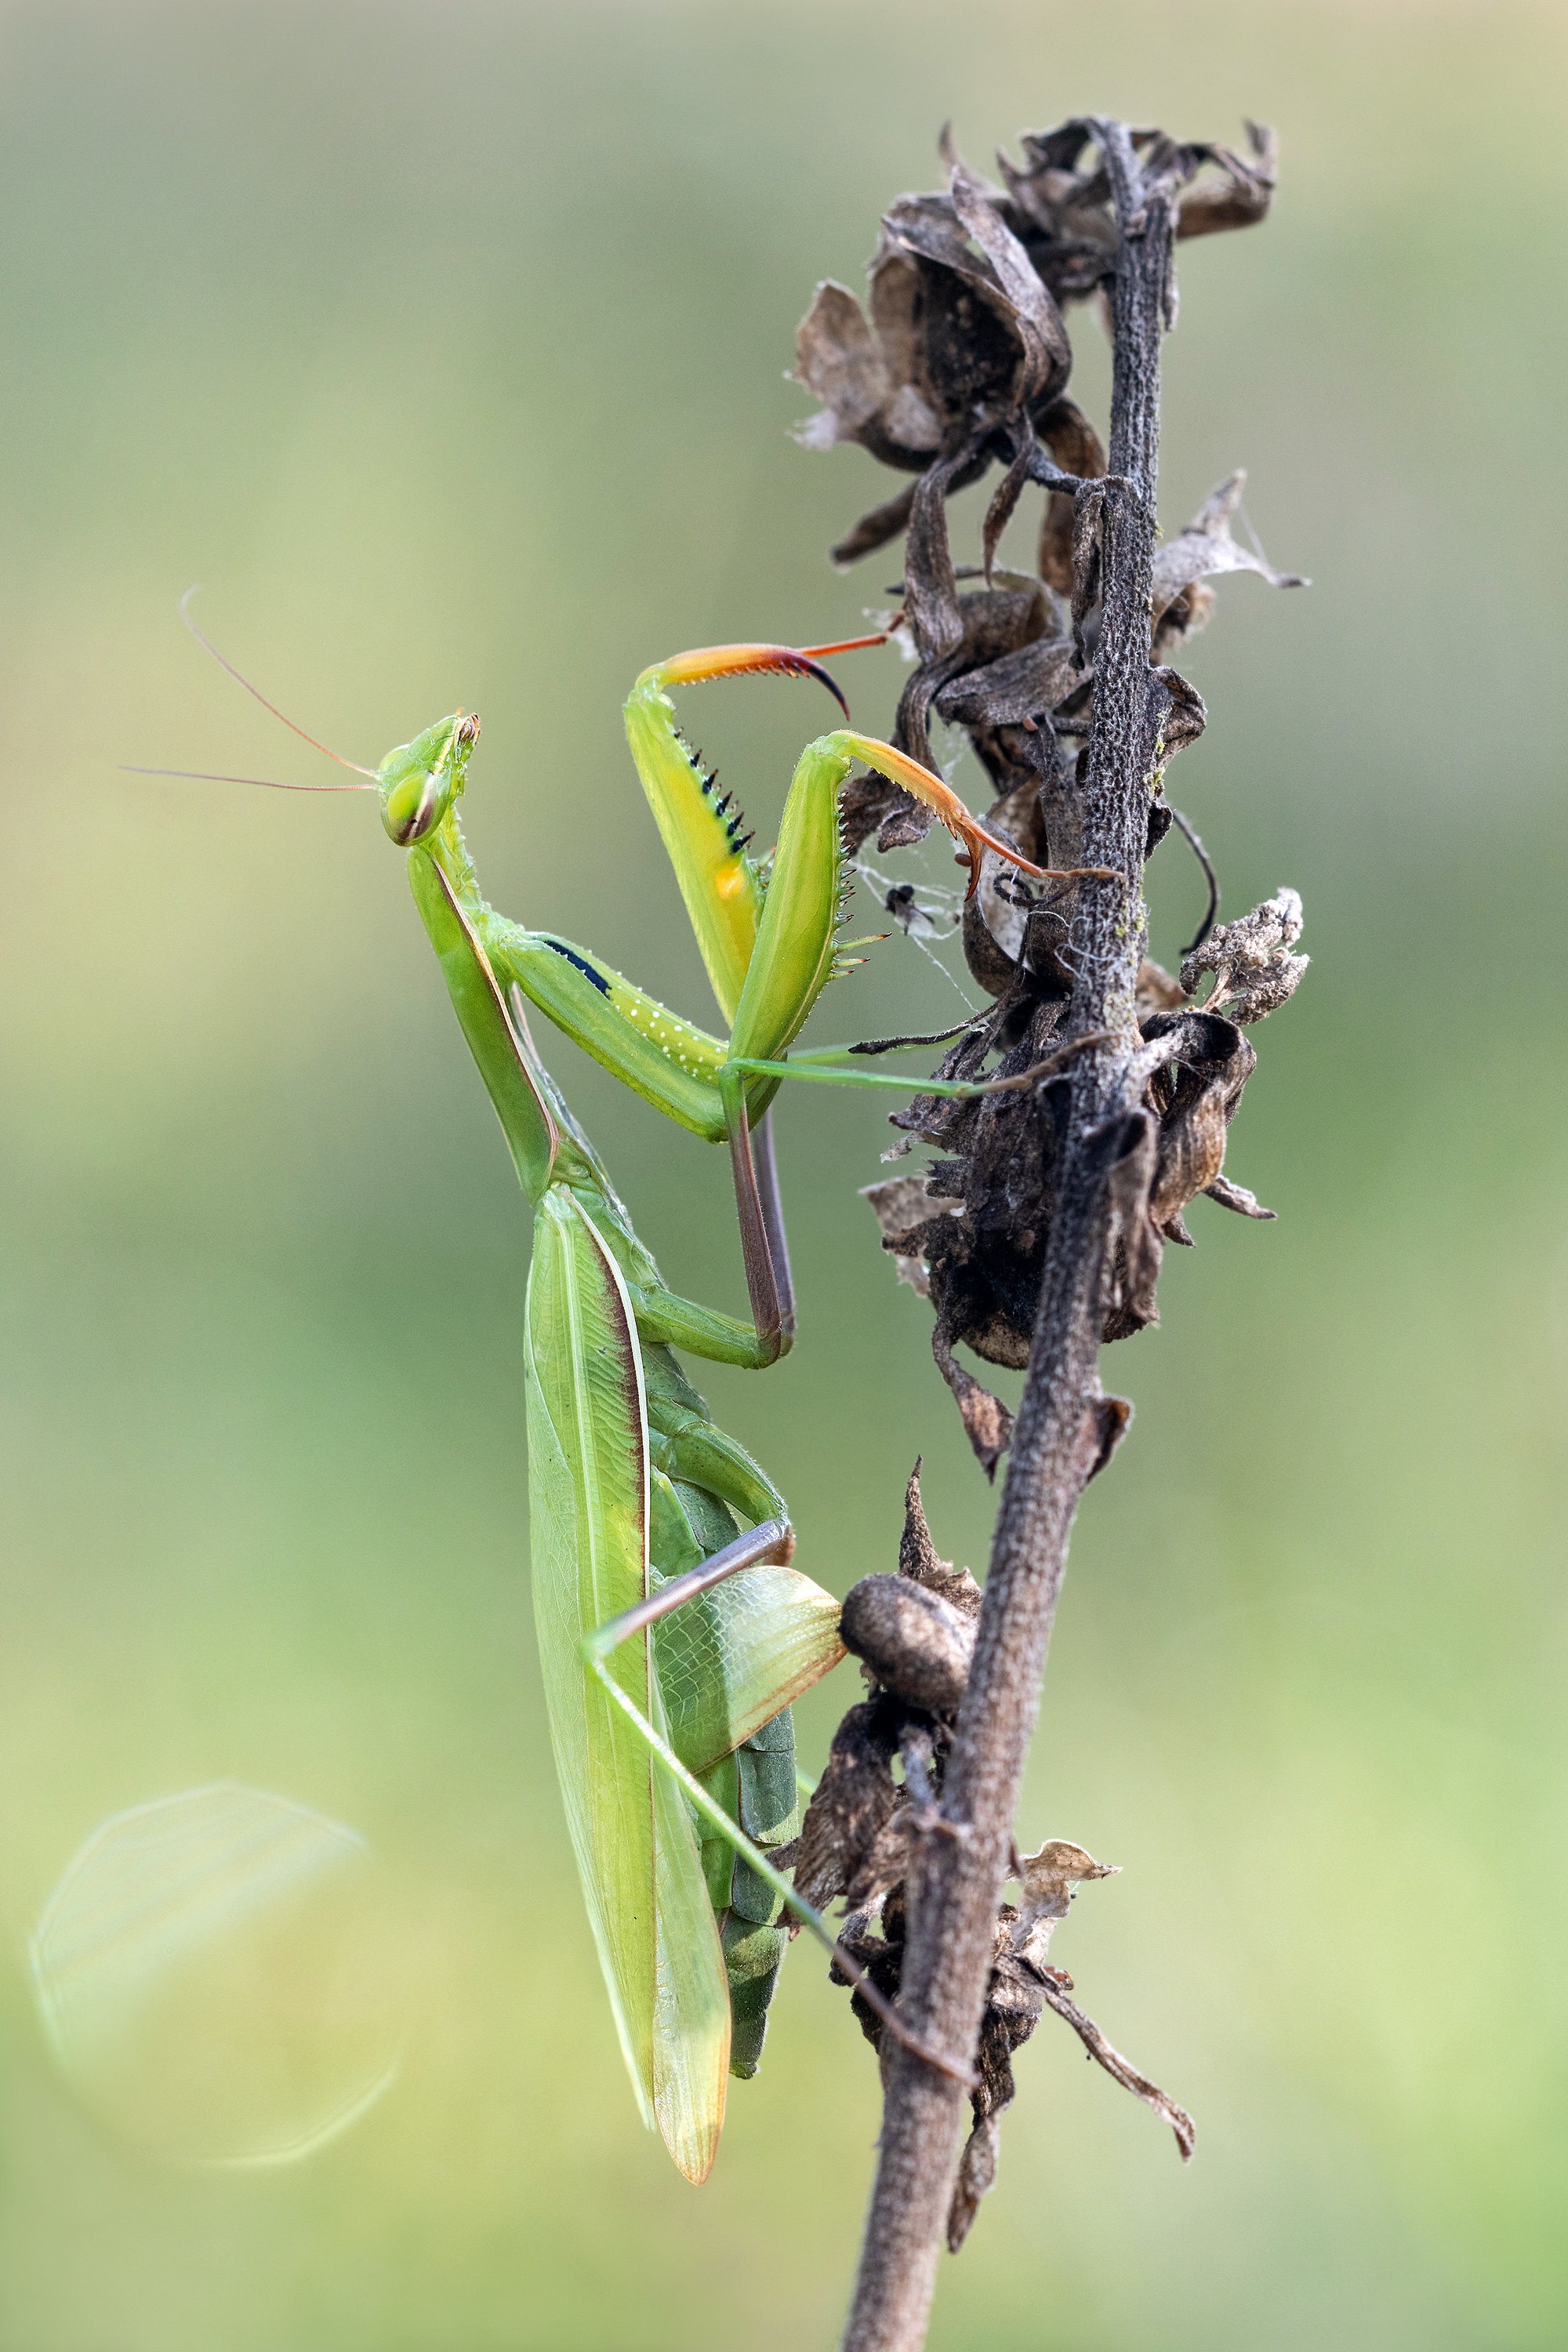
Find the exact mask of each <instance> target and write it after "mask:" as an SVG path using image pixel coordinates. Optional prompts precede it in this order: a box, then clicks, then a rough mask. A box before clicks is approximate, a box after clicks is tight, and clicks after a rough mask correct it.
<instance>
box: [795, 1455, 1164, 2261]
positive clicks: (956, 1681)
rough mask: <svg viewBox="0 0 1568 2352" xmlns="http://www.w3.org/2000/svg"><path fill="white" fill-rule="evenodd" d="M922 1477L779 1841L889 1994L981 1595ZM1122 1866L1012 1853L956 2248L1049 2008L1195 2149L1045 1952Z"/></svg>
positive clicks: (1059, 1842)
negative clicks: (820, 1763)
mask: <svg viewBox="0 0 1568 2352" xmlns="http://www.w3.org/2000/svg"><path fill="white" fill-rule="evenodd" d="M920 1479H921V1465H920V1464H919V1462H917V1463H916V1464H915V1466H914V1470H913V1472H912V1473H911V1475H910V1482H909V1486H908V1488H907V1490H906V1492H905V1496H904V1528H903V1535H902V1538H901V1539H900V1546H899V1567H898V1571H897V1573H896V1574H893V1575H873V1576H867V1577H863V1578H862V1579H861V1580H860V1582H859V1583H858V1584H857V1585H856V1586H855V1587H854V1589H853V1590H852V1591H851V1592H850V1593H849V1595H848V1597H847V1600H846V1601H845V1604H844V1616H843V1621H842V1625H841V1631H842V1633H843V1637H844V1642H845V1645H846V1647H847V1649H848V1650H849V1651H850V1652H851V1653H852V1654H854V1655H856V1656H858V1658H859V1659H860V1661H861V1667H862V1672H863V1673H864V1675H865V1678H866V1683H867V1686H868V1696H867V1697H866V1698H865V1699H864V1700H863V1701H862V1702H861V1703H860V1704H859V1705H858V1706H852V1707H851V1708H850V1709H849V1711H848V1713H847V1715H846V1716H845V1717H844V1720H843V1722H842V1723H841V1724H840V1725H839V1727H838V1729H837V1733H836V1734H835V1736H834V1740H833V1745H832V1748H831V1750H830V1752H829V1756H828V1760H827V1765H826V1769H825V1771H824V1773H823V1776H822V1779H821V1780H820V1781H819V1782H818V1784H817V1788H816V1794H815V1795H814V1796H813V1798H812V1800H811V1803H810V1805H809V1806H808V1807H807V1809H806V1813H805V1820H804V1822H802V1824H801V1832H800V1837H799V1839H798V1840H797V1842H796V1843H795V1845H793V1846H791V1847H789V1848H786V1849H785V1850H784V1853H781V1855H780V1856H779V1860H780V1863H781V1864H782V1865H783V1866H784V1867H791V1866H793V1868H794V1871H795V1886H796V1889H797V1891H798V1892H799V1893H800V1894H801V1895H805V1897H806V1899H807V1901H809V1902H811V1903H814V1904H816V1906H817V1907H818V1908H819V1909H823V1908H826V1906H827V1905H828V1904H830V1903H838V1902H841V1903H842V1904H843V1905H844V1906H845V1908H846V1911H847V1915H848V1916H847V1918H846V1921H845V1924H844V1927H843V1928H842V1930H841V1931H840V1937H839V1940H840V1942H841V1944H842V1945H843V1947H844V1948H845V1949H846V1951H847V1953H848V1954H849V1956H850V1958H852V1959H853V1960H854V1961H855V1962H856V1963H857V1964H858V1967H859V1968H860V1969H863V1970H864V1971H865V1974H866V1975H867V1976H868V1978H869V1979H870V1980H871V1983H872V1984H873V1986H874V1987H875V1988H876V1990H877V1991H878V1992H879V1993H880V1994H881V1995H882V1996H883V1998H884V1999H885V2000H889V2001H891V2000H895V1999H896V1998H897V1995H898V1991H899V1986H900V1972H901V1965H902V1957H903V1949H904V1934H905V1927H906V1921H907V1914H908V1907H909V1904H910V1899H911V1892H912V1893H913V1895H914V1899H916V1900H918V1883H919V1871H920V1863H921V1850H922V1844H923V1843H924V1842H925V1841H928V1840H930V1839H931V1838H934V1837H942V1836H944V1835H951V1834H952V1832H951V1830H950V1829H948V1828H947V1827H946V1826H945V1825H944V1824H943V1823H942V1819H941V1816H940V1813H939V1811H938V1804H939V1801H940V1798H941V1794H942V1781H943V1775H944V1770H945V1766H946V1759H947V1754H948V1749H949V1747H950V1745H951V1741H952V1727H953V1719H954V1717H955V1716H956V1714H957V1711H958V1707H959V1706H960V1704H961V1702H962V1700H963V1693H964V1688H965V1685H966V1682H967V1678H968V1674H969V1666H970V1660H971V1657H972V1655H973V1647H974V1629H975V1625H976V1622H977V1621H978V1619H979V1615H980V1606H981V1592H980V1587H979V1586H978V1585H977V1584H976V1582H975V1580H974V1579H973V1577H972V1576H971V1575H970V1573H969V1570H967V1569H955V1568H954V1567H953V1566H952V1563H951V1562H950V1561H947V1560H943V1559H939V1558H938V1556H937V1550H936V1547H935V1545H934V1543H933V1542H932V1540H931V1530H930V1528H929V1527H928V1526H927V1524H926V1518H925V1512H924V1509H923V1507H922V1506H921V1484H920ZM900 1772H901V1778H900V1777H899V1775H900ZM1115 1872H1116V1865H1115V1864H1107V1863H1101V1862H1097V1861H1096V1860H1095V1859H1094V1856H1093V1855H1092V1854H1090V1853H1086V1852H1085V1850H1084V1848H1083V1847H1082V1846H1080V1845H1076V1844H1073V1843H1070V1842H1069V1841H1068V1840H1067V1839H1063V1838H1049V1839H1047V1840H1046V1841H1045V1842H1044V1843H1042V1844H1041V1845H1040V1847H1039V1848H1038V1850H1037V1852H1036V1853H1031V1854H1024V1855H1017V1856H1016V1858H1015V1869H1014V1876H1015V1877H1016V1880H1017V1881H1018V1884H1019V1885H1020V1888H1021V1896H1020V1900H1019V1901H1018V1902H1017V1903H1016V1904H1013V1903H1004V1904H1002V1905H1000V1906H999V1907H998V1910H997V1914H996V1928H995V1945H994V1958H993V1961H992V1968H991V1980H990V1987H989V1991H988V1995H987V1999H986V2005H985V2012H984V2019H983V2021H982V2025H981V2032H980V2043H979V2050H978V2053H977V2059H976V2066H975V2074H976V2080H975V2083H974V2085H973V2089H972V2090H971V2092H970V2105H971V2110H972V2115H973V2124H972V2128H971V2130H970V2134H969V2137H968V2140H967V2142H966V2143H965V2146H964V2148H963V2156H962V2158H960V2162H959V2168H958V2175H957V2179H956V2182H955V2185H954V2188H953V2192H952V2205H951V2208H950V2210H949V2213H948V2221H947V2242H948V2246H949V2249H950V2251H951V2252H953V2253H956V2252H958V2249H959V2247H960V2246H961V2245H962V2244H963V2241H964V2239H965V2237H966V2236H967V2235H968V2232H969V2230H970V2227H971V2225H972V2223H973V2220H974V2217H975V2213H976V2211H977V2210H978V2207H979V2203H980V2200H981V2199H982V2198H983V2197H984V2195H985V2193H986V2191H987V2190H988V2189H990V2188H991V2187H992V2185H993V2183H994V2180H995V2178H996V2162H997V2152H998V2147H999V2145H1000V2138H1001V2118H1002V2115H1003V2112H1004V2110H1005V2108H1007V2107H1008V2106H1010V2105H1012V2102H1013V2099H1014V2097H1015V2096H1016V2087H1017V2086H1016V2083H1015V2081H1014V2076H1013V2065H1012V2061H1013V2053H1015V2051H1016V2050H1018V2049H1019V2048H1021V2047H1022V2045H1023V2044H1024V2043H1025V2042H1026V2041H1027V2040H1028V2039H1029V2036H1030V2035H1031V2034H1032V2033H1033V2032H1034V2031H1035V2028H1036V2026H1037V2024H1038V2023H1039V2021H1040V2018H1041V2015H1042V2013H1043V2012H1044V2011H1045V2010H1047V2009H1050V2010H1053V2011H1055V2012H1056V2014H1057V2015H1058V2017H1061V2018H1063V2019H1065V2020H1066V2021H1067V2022H1068V2024H1069V2025H1070V2026H1071V2027H1072V2028H1073V2031H1074V2032H1076V2033H1077V2034H1078V2036H1079V2040H1080V2041H1081V2042H1083V2045H1084V2047H1085V2049H1086V2051H1087V2052H1088V2053H1089V2056H1090V2057H1091V2058H1093V2059H1094V2060H1095V2061H1096V2062H1097V2063H1099V2064H1100V2066H1102V2067H1103V2068H1104V2069H1105V2071H1106V2073H1107V2074H1110V2077H1111V2078H1112V2080H1113V2081H1115V2082H1117V2083H1120V2084H1121V2086H1122V2088H1123V2089H1124V2090H1128V2091H1131V2093H1132V2094H1133V2095H1134V2096H1135V2097H1136V2098H1139V2099H1142V2101H1143V2103H1144V2104H1145V2105H1147V2106H1150V2107H1152V2109H1153V2111H1154V2112H1155V2114H1156V2115H1158V2116H1161V2117H1162V2118H1163V2120H1164V2121H1165V2122H1166V2123H1168V2124H1169V2125H1170V2126H1171V2128H1172V2130H1173V2132H1174V2134H1175V2136H1176V2144H1177V2146H1178V2147H1179V2149H1180V2150H1181V2154H1182V2158H1183V2161H1184V2162H1185V2161H1186V2160H1187V2159H1188V2158H1190V2157H1191V2155H1192V2152H1193V2146H1194V2136H1195V2134H1194V2124H1193V2121H1192V2118H1191V2116H1189V2115H1188V2114H1187V2113H1186V2111H1185V2109H1184V2108H1183V2107H1180V2106H1178V2105H1176V2103H1175V2101H1174V2100H1173V2099H1172V2098H1170V2097H1169V2096H1168V2095H1167V2094H1166V2093H1165V2092H1163V2091H1162V2090H1161V2089H1160V2087H1159V2085H1158V2084H1154V2083H1152V2082H1151V2081H1150V2080H1149V2078H1148V2077H1147V2075H1145V2074H1141V2073H1140V2072H1139V2070H1138V2068H1137V2067H1135V2066H1133V2065H1132V2064H1131V2062H1130V2061H1129V2060H1128V2059H1126V2058H1124V2057H1123V2056H1122V2055H1121V2052H1120V2051H1118V2050H1117V2049H1115V2048H1114V2047H1113V2045H1112V2044H1111V2043H1110V2042H1109V2041H1108V2040H1107V2039H1106V2037H1105V2035H1104V2034H1103V2033H1102V2032H1100V2027H1099V2026H1098V2025H1097V2024H1096V2023H1095V2021H1094V2020H1093V2019H1092V2018H1091V2017H1089V2015H1087V2014H1086V2012H1085V2011H1083V2010H1081V2009H1080V2008H1079V2006H1078V2004H1077V2002H1076V2001H1075V2000H1073V1999H1072V1997H1071V1996H1072V1992H1073V1982H1072V1979H1071V1978H1070V1977H1069V1976H1068V1974H1067V1973H1066V1972H1065V1970H1063V1969H1058V1968H1055V1967H1053V1966H1052V1965H1051V1963H1050V1960H1049V1957H1048V1956H1049V1950H1050V1941H1051V1937H1052V1934H1053V1932H1054V1930H1055V1929H1056V1927H1058V1924H1059V1922H1060V1921H1061V1920H1063V1919H1065V1918H1066V1916H1067V1914H1068V1906H1069V1905H1070V1903H1071V1902H1072V1899H1073V1896H1074V1895H1075V1894H1076V1892H1077V1890H1078V1888H1079V1886H1080V1885H1085V1884H1087V1883H1088V1882H1089V1881H1090V1880H1093V1879H1097V1878H1109V1877H1112V1876H1114V1875H1115ZM911 1881H913V1883H914V1884H913V1888H912V1889H911ZM832 1973H833V1980H834V1982H835V1983H837V1984H845V1983H847V1978H846V1977H845V1976H844V1975H843V1973H842V1972H841V1971H840V1970H838V1969H837V1968H835V1969H834V1970H833V1972H832ZM851 2002H852V2006H853V2008H854V2011H855V2014H856V2016H857V2018H858V2021H859V2024H860V2027H861V2031H862V2032H864V2033H865V2035H866V2038H867V2039H868V2041H869V2042H871V2044H872V2046H873V2047H874V2048H875V2049H876V2050H877V2052H878V2053H879V2055H881V2054H882V2052H883V2026H882V2020H881V2019H880V2018H879V2016H878V2015H877V2013H876V2011H874V2010H873V2009H872V2008H871V2007H870V2005H869V2004H868V2002H867V2001H866V2000H865V1999H864V1998H863V1997H862V1995H861V1994H860V1992H859V1991H858V1990H855V1991H853V1992H852V1994H851ZM889 2046H890V2045H889Z"/></svg>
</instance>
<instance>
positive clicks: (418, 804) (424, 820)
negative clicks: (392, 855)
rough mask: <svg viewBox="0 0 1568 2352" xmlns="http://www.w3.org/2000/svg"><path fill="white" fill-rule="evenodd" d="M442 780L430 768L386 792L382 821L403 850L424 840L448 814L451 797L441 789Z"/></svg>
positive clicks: (407, 776) (399, 781)
mask: <svg viewBox="0 0 1568 2352" xmlns="http://www.w3.org/2000/svg"><path fill="white" fill-rule="evenodd" d="M442 781H443V780H442V778H441V776H440V775H439V774H437V772H434V771H433V770H431V769H429V768H423V769H417V770H416V771H415V772H413V773H412V774H410V773H407V772H405V773H404V774H403V775H401V776H400V777H399V778H398V779H397V781H396V782H395V783H394V784H393V785H392V787H391V789H390V790H389V791H387V792H385V793H384V794H383V797H382V803H381V821H382V823H383V824H384V825H385V827H386V830H387V832H388V833H389V834H390V835H392V838H393V840H394V841H395V842H396V844H397V845H398V847H399V848H400V849H410V848H412V847H413V845H414V844H415V843H416V841H423V840H424V838H425V835H426V834H427V833H428V832H429V831H430V829H431V827H432V826H433V825H434V824H437V822H438V821H439V819H440V818H441V817H442V815H443V814H445V812H446V808H447V801H448V798H449V795H448V794H447V793H445V792H444V791H443V790H442Z"/></svg>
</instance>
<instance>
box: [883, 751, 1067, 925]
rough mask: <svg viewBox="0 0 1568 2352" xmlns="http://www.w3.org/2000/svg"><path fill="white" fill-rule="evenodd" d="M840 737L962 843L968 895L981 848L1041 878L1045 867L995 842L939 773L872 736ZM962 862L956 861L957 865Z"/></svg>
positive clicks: (977, 871)
mask: <svg viewBox="0 0 1568 2352" xmlns="http://www.w3.org/2000/svg"><path fill="white" fill-rule="evenodd" d="M844 740H846V741H847V743H848V745H849V747H850V749H851V750H852V751H855V752H857V753H858V756H859V757H860V758H861V759H862V760H864V761H865V762H866V765H867V766H868V768H875V769H876V771H877V772H878V774H879V775H882V776H888V777H890V778H891V780H892V782H894V783H895V784H902V786H903V788H904V790H905V791H906V792H907V793H913V794H914V796H915V798H916V800H918V801H921V802H923V803H924V804H925V806H926V807H927V808H928V809H931V810H932V811H933V812H934V813H935V814H936V815H938V816H939V817H940V818H941V819H942V823H943V824H945V825H946V827H947V829H948V831H949V833H951V834H953V835H956V837H957V839H958V840H960V841H961V842H962V843H963V847H964V850H965V851H966V852H967V862H968V866H969V891H968V896H969V897H970V898H973V895H974V889H975V885H976V883H977V882H978V881H979V878H980V852H981V850H982V849H983V848H984V849H994V851H995V852H996V855H997V856H998V857H1005V859H1006V861H1007V863H1008V865H1009V866H1016V867H1017V868H1018V871H1019V872H1020V874H1033V875H1035V876H1036V877H1044V874H1045V870H1046V869H1045V867H1044V866H1033V865H1031V864H1030V862H1029V860H1028V859H1027V858H1026V856H1023V854H1022V853H1021V851H1019V850H1016V849H1014V848H1013V847H1012V846H1011V845H1009V844H1008V843H1007V842H1005V841H999V840H998V839H997V837H996V835H994V833H987V832H986V830H985V827H984V825H983V824H981V823H980V822H979V820H978V819H977V818H975V817H973V816H971V815H970V814H969V811H968V810H967V809H966V808H965V807H964V805H963V802H962V801H961V800H960V799H959V797H958V794H957V793H955V792H954V791H953V790H952V786H951V785H950V784H944V783H943V782H942V778H941V777H940V776H933V775H932V773H931V770H930V769H929V768H922V767H921V763H920V761H918V760H912V759H911V758H910V755H909V753H908V752H907V751H895V750H894V749H893V746H892V745H891V744H890V743H879V741H878V740H877V739H876V737H875V736H874V735H846V737H845V739H844ZM963 862H964V861H963V859H961V860H960V863H961V864H962V863H963Z"/></svg>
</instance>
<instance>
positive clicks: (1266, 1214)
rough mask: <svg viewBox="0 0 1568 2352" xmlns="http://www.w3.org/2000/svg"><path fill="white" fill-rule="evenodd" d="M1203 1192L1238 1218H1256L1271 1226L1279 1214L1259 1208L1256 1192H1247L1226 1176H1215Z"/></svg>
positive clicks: (1274, 1210)
mask: <svg viewBox="0 0 1568 2352" xmlns="http://www.w3.org/2000/svg"><path fill="white" fill-rule="evenodd" d="M1204 1191H1205V1193H1206V1194H1207V1195H1208V1198H1209V1199H1210V1200H1211V1201H1217V1202H1219V1204H1220V1207H1221V1208H1222V1209H1234V1210H1235V1211H1236V1213H1237V1216H1238V1217H1256V1218H1258V1221H1259V1222H1260V1223H1268V1224H1272V1223H1274V1221H1275V1219H1276V1218H1277V1217H1278V1215H1279V1211H1278V1210H1277V1209H1265V1208H1261V1207H1260V1206H1259V1205H1258V1195H1257V1193H1256V1192H1248V1191H1247V1187H1246V1185H1245V1184H1233V1183H1232V1182H1231V1181H1230V1179H1229V1177H1228V1176H1216V1177H1215V1180H1214V1182H1213V1183H1212V1184H1205V1186H1204Z"/></svg>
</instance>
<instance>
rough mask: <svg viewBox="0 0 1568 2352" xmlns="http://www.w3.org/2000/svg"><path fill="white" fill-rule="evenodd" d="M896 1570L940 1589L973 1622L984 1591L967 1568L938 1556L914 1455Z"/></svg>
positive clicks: (932, 1590)
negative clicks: (927, 1517) (932, 1538)
mask: <svg viewBox="0 0 1568 2352" xmlns="http://www.w3.org/2000/svg"><path fill="white" fill-rule="evenodd" d="M899 1574H900V1576H907V1577H910V1578H911V1579H912V1580H913V1581H914V1582H915V1583H916V1584H923V1585H925V1586H926V1588H927V1589H928V1591H931V1592H940V1593H941V1595H942V1599H943V1600H944V1601H951V1602H952V1606H953V1607H954V1608H955V1609H956V1610H957V1611H958V1612H959V1613H960V1615H961V1616H963V1617H967V1618H969V1619H970V1620H971V1621H972V1622H973V1621H974V1620H976V1619H978V1617H979V1615H980V1612H981V1608H982V1606H983V1605H984V1593H983V1592H982V1591H981V1590H980V1587H979V1586H978V1584H976V1582H975V1581H974V1579H973V1576H971V1574H970V1573H969V1570H967V1569H966V1568H954V1566H953V1564H952V1561H951V1560H950V1559H939V1558H938V1556H937V1549H936V1546H935V1544H934V1543H933V1542H932V1541H931V1529H930V1528H929V1527H928V1526H927V1525H926V1515H925V1506H924V1505H923V1503H922V1502H921V1465H920V1458H919V1456H918V1455H917V1456H916V1459H915V1466H914V1468H913V1469H912V1470H911V1471H910V1483H909V1485H908V1486H906V1487H905V1489H904V1532H903V1534H902V1536H901V1537H900V1539H899Z"/></svg>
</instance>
